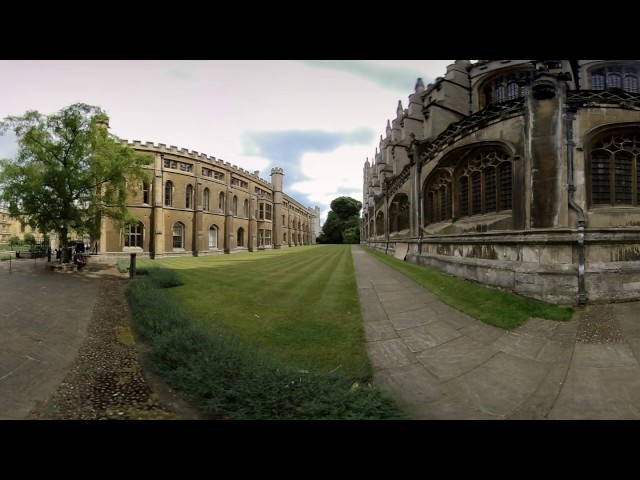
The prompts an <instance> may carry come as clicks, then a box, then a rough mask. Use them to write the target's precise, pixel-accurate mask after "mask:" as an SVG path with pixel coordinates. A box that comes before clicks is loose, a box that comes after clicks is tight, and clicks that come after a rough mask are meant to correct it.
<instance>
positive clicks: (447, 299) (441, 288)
mask: <svg viewBox="0 0 640 480" xmlns="http://www.w3.org/2000/svg"><path fill="white" fill-rule="evenodd" d="M362 248H363V249H364V250H365V251H366V252H367V253H369V254H370V255H372V256H373V257H375V258H377V259H378V260H380V261H381V262H383V263H385V264H387V265H389V266H390V267H391V268H393V269H394V270H396V271H398V272H400V273H403V274H404V275H406V276H407V277H409V278H411V279H412V280H414V281H415V282H416V283H418V284H419V285H422V286H423V287H424V288H426V289H427V290H429V291H431V292H432V293H434V294H436V295H437V296H438V297H439V298H440V300H442V301H443V302H444V303H446V304H447V305H450V306H452V307H454V308H456V309H457V310H460V311H461V312H464V313H466V314H467V315H469V316H471V317H473V318H475V319H477V320H480V321H482V322H484V323H487V324H489V325H493V326H495V327H499V328H502V329H505V330H513V329H514V328H517V327H519V326H521V325H522V324H523V323H525V322H526V321H527V320H528V319H529V318H542V319H546V320H556V321H561V322H565V321H568V320H570V319H571V318H572V316H573V314H574V312H575V308H574V307H570V306H560V305H554V304H550V303H546V302H542V301H540V300H535V299H532V298H527V297H523V296H521V295H517V294H515V293H512V292H509V291H506V290H502V289H498V288H492V287H488V286H486V285H482V284H480V283H475V282H472V281H469V280H464V279H460V278H457V277H454V276H452V275H448V274H446V273H442V272H439V271H437V270H434V269H432V268H428V267H425V266H423V265H416V264H413V263H407V262H405V261H402V260H399V259H397V258H395V257H392V256H389V255H384V254H382V253H380V252H378V251H376V250H374V249H373V248H371V247H366V246H363V247H362Z"/></svg>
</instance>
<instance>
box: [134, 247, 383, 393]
mask: <svg viewBox="0 0 640 480" xmlns="http://www.w3.org/2000/svg"><path fill="white" fill-rule="evenodd" d="M152 265H162V266H164V267H167V268H170V269H172V270H175V271H177V272H178V274H179V276H180V279H181V280H182V281H183V282H184V285H182V286H179V287H175V288H171V289H167V290H166V294H167V295H171V296H172V297H173V298H175V300H176V301H178V302H180V303H181V304H183V305H184V306H185V308H187V309H188V310H189V311H190V312H192V314H193V315H194V318H195V319H196V320H197V321H198V322H199V323H201V324H202V325H205V326H206V325H207V324H217V325H222V326H223V327H224V328H226V329H227V330H228V331H229V332H232V333H233V334H235V335H237V336H239V337H240V338H241V339H243V340H244V341H245V342H247V343H249V344H251V345H252V346H254V347H255V348H259V349H261V350H264V351H266V352H268V353H269V354H271V355H274V356H275V357H277V358H279V359H281V360H282V361H284V362H286V363H288V364H290V365H295V366H297V367H299V368H302V369H305V370H312V371H315V372H319V373H327V372H333V371H344V372H345V373H346V374H347V375H348V376H350V377H351V378H353V379H356V380H359V381H364V380H366V379H369V378H370V377H371V373H372V371H371V366H370V363H369V360H368V357H367V353H366V348H365V337H364V328H363V324H362V317H361V315H360V305H359V301H358V291H357V286H356V281H355V277H354V272H353V261H352V258H351V248H350V246H349V245H312V246H306V247H304V248H287V249H279V250H265V251H258V252H251V253H234V254H231V255H211V256H206V257H198V258H194V257H188V258H186V257H183V258H164V259H158V260H142V259H141V260H140V261H139V262H138V268H144V267H145V266H152Z"/></svg>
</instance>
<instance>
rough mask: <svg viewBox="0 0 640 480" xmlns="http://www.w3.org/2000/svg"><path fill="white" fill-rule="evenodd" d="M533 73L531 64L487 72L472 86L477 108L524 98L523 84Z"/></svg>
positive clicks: (533, 69) (533, 68)
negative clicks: (477, 103) (477, 104)
mask: <svg viewBox="0 0 640 480" xmlns="http://www.w3.org/2000/svg"><path fill="white" fill-rule="evenodd" d="M535 71H536V68H535V66H534V65H533V64H532V63H526V64H520V65H510V66H508V67H507V68H500V69H498V70H493V71H491V72H487V73H486V74H485V76H484V78H482V79H480V80H479V81H478V83H477V84H476V85H475V86H474V90H475V94H476V95H477V98H478V102H479V108H480V109H482V108H485V107H487V106H489V105H490V104H493V103H502V102H506V101H508V100H514V99H516V98H519V97H524V95H525V93H524V88H525V87H524V85H523V83H527V82H529V81H530V80H531V79H532V78H533V76H534V74H535Z"/></svg>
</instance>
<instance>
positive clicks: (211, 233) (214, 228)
mask: <svg viewBox="0 0 640 480" xmlns="http://www.w3.org/2000/svg"><path fill="white" fill-rule="evenodd" d="M219 234H220V228H218V225H216V224H215V223H212V224H211V225H209V229H208V247H209V249H215V248H218V235H219Z"/></svg>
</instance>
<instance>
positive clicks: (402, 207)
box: [389, 192, 411, 233]
mask: <svg viewBox="0 0 640 480" xmlns="http://www.w3.org/2000/svg"><path fill="white" fill-rule="evenodd" d="M410 207H411V204H410V202H409V196H408V195H407V194H406V193H404V192H398V193H396V194H395V195H394V196H393V198H392V199H391V201H390V202H389V232H390V233H391V232H400V231H402V230H408V229H409V210H410Z"/></svg>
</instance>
